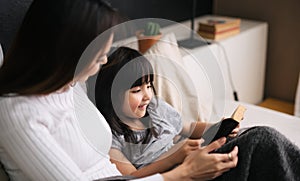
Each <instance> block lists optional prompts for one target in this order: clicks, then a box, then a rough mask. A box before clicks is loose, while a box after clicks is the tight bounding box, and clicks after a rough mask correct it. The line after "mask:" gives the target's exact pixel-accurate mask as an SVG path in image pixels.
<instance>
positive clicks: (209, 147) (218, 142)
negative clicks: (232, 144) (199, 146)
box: [204, 137, 226, 153]
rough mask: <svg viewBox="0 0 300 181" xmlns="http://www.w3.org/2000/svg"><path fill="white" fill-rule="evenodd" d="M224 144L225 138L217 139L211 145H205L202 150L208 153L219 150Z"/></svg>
mask: <svg viewBox="0 0 300 181" xmlns="http://www.w3.org/2000/svg"><path fill="white" fill-rule="evenodd" d="M225 143H226V138H225V137H222V138H220V139H217V140H216V141H214V142H212V143H211V144H209V145H207V146H206V147H205V148H204V149H205V150H207V152H208V153H210V152H212V151H214V150H216V149H218V148H220V147H221V146H222V145H224V144H225Z"/></svg>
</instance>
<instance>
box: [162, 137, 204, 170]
mask: <svg viewBox="0 0 300 181" xmlns="http://www.w3.org/2000/svg"><path fill="white" fill-rule="evenodd" d="M203 142H204V140H203V139H185V140H183V141H181V142H179V143H177V144H175V145H174V146H173V147H172V148H171V149H170V150H169V151H168V152H167V153H166V154H164V155H163V156H162V157H165V156H171V157H173V159H172V162H173V164H174V165H176V164H180V163H182V162H183V160H184V159H185V158H186V157H187V156H188V155H189V154H190V153H191V152H192V151H195V150H198V149H199V148H200V147H201V144H202V143H203Z"/></svg>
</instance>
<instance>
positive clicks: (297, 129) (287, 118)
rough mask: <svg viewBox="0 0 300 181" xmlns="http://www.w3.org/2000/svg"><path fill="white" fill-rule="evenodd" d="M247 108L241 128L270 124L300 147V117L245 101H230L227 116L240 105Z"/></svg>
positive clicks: (227, 106)
mask: <svg viewBox="0 0 300 181" xmlns="http://www.w3.org/2000/svg"><path fill="white" fill-rule="evenodd" d="M239 104H241V105H244V106H245V107H246V108H247V111H246V112H245V116H244V120H243V121H242V122H241V128H245V127H251V126H270V127H272V128H275V129H276V130H278V131H279V132H281V133H282V134H283V135H285V136H286V137H287V138H288V139H290V140H291V141H292V142H293V143H295V144H296V145H297V146H298V147H299V148H300V118H299V117H296V116H291V115H288V114H285V113H281V112H278V111H274V110H271V109H267V108H263V107H259V106H256V105H253V104H248V103H243V102H233V101H228V102H227V103H226V107H225V116H230V115H231V114H232V112H233V111H234V110H235V108H236V107H237V106H238V105H239Z"/></svg>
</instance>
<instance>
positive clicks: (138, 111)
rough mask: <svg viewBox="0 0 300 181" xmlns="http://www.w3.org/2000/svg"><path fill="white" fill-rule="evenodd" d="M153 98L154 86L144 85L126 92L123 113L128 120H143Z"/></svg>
mask: <svg viewBox="0 0 300 181" xmlns="http://www.w3.org/2000/svg"><path fill="white" fill-rule="evenodd" d="M152 96H153V90H152V86H151V84H150V82H149V83H144V84H142V85H141V86H136V87H133V88H131V89H129V90H127V91H126V92H125V95H124V102H123V107H122V111H123V113H124V115H125V116H126V117H128V118H137V119H139V118H142V117H144V116H145V114H146V108H147V106H148V104H149V103H150V100H151V99H152Z"/></svg>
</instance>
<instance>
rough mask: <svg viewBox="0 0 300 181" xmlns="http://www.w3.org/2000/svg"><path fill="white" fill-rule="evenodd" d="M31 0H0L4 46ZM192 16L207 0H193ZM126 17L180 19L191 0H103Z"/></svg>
mask: <svg viewBox="0 0 300 181" xmlns="http://www.w3.org/2000/svg"><path fill="white" fill-rule="evenodd" d="M32 1H33V0H0V43H1V45H2V48H3V50H4V53H5V52H7V49H8V48H9V46H10V45H11V43H12V40H13V38H14V36H15V34H16V32H17V29H18V28H19V26H20V24H21V22H22V20H23V17H24V15H25V13H26V11H27V9H28V7H29V5H30V4H31V2H32ZM196 1H197V7H196V16H200V15H203V14H211V13H212V1H211V0H196ZM107 2H109V3H110V4H111V5H112V6H113V7H115V8H117V9H118V10H119V11H120V12H121V13H122V14H123V15H125V16H127V17H128V18H129V19H138V18H163V19H168V20H172V21H177V22H179V21H183V20H187V19H190V17H191V16H192V4H193V3H192V2H193V0H148V1H146V0H107Z"/></svg>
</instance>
